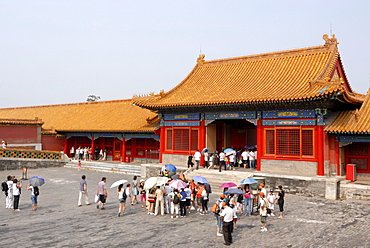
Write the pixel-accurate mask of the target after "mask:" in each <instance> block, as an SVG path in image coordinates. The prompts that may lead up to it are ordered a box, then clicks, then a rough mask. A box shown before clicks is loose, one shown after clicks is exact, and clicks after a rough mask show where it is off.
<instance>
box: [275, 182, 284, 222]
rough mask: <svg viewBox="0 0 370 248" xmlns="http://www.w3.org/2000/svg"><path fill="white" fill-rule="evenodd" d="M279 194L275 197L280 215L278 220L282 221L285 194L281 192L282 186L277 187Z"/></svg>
mask: <svg viewBox="0 0 370 248" xmlns="http://www.w3.org/2000/svg"><path fill="white" fill-rule="evenodd" d="M278 188H279V194H278V197H277V202H278V204H279V210H280V215H279V217H278V219H282V218H283V217H284V197H285V192H284V190H283V186H281V185H279V186H278Z"/></svg>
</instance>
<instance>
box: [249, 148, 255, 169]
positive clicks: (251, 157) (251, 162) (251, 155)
mask: <svg viewBox="0 0 370 248" xmlns="http://www.w3.org/2000/svg"><path fill="white" fill-rule="evenodd" d="M248 159H249V167H250V168H251V169H256V154H255V153H254V151H253V149H251V150H249V153H248Z"/></svg>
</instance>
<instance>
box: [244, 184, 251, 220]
mask: <svg viewBox="0 0 370 248" xmlns="http://www.w3.org/2000/svg"><path fill="white" fill-rule="evenodd" d="M252 209H253V194H252V191H251V189H250V188H249V185H248V184H246V185H245V186H244V216H251V215H252Z"/></svg>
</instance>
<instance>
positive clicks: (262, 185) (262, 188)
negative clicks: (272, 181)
mask: <svg viewBox="0 0 370 248" xmlns="http://www.w3.org/2000/svg"><path fill="white" fill-rule="evenodd" d="M259 189H260V192H262V193H263V194H264V195H265V196H266V195H267V191H266V189H265V184H264V183H260V185H259Z"/></svg>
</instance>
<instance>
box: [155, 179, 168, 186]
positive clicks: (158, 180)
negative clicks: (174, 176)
mask: <svg viewBox="0 0 370 248" xmlns="http://www.w3.org/2000/svg"><path fill="white" fill-rule="evenodd" d="M168 180H169V178H168V177H158V179H157V185H160V186H162V185H165V184H166V183H167V182H168Z"/></svg>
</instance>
